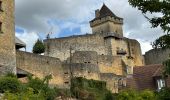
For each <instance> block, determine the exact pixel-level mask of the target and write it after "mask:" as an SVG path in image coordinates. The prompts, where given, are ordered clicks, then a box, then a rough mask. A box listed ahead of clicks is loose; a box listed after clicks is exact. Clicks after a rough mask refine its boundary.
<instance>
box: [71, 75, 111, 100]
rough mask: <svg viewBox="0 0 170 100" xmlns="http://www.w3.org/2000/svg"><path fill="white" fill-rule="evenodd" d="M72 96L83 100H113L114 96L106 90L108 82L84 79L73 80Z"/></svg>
mask: <svg viewBox="0 0 170 100" xmlns="http://www.w3.org/2000/svg"><path fill="white" fill-rule="evenodd" d="M71 93H72V96H74V97H76V98H78V99H81V100H113V99H114V97H113V94H112V93H111V92H110V91H108V90H107V89H106V82H103V81H96V80H87V79H85V78H82V77H77V78H73V79H72V80H71Z"/></svg>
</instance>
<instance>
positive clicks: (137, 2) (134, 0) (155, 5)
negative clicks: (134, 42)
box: [129, 0, 170, 33]
mask: <svg viewBox="0 0 170 100" xmlns="http://www.w3.org/2000/svg"><path fill="white" fill-rule="evenodd" d="M129 4H130V5H132V6H133V7H135V8H138V9H139V10H141V11H142V13H143V14H144V16H145V17H146V18H147V19H148V20H149V22H150V23H151V24H152V27H153V28H155V27H158V26H160V27H161V28H162V29H163V30H164V31H165V32H167V33H168V32H169V31H170V0H129ZM147 12H150V13H160V14H162V16H155V17H153V18H149V17H147V16H146V13H147Z"/></svg>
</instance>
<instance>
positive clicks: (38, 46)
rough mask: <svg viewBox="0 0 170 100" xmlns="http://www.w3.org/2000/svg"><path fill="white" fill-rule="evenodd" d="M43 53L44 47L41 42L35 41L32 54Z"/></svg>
mask: <svg viewBox="0 0 170 100" xmlns="http://www.w3.org/2000/svg"><path fill="white" fill-rule="evenodd" d="M44 52H45V45H44V44H43V42H42V41H41V40H39V39H38V40H37V42H36V43H35V44H34V46H33V53H36V54H41V53H44Z"/></svg>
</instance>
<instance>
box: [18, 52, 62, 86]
mask: <svg viewBox="0 0 170 100" xmlns="http://www.w3.org/2000/svg"><path fill="white" fill-rule="evenodd" d="M16 56H17V58H16V61H17V67H18V68H20V69H23V70H25V71H27V72H29V73H31V74H33V75H34V76H36V77H39V78H44V77H45V76H46V75H49V74H51V75H52V77H53V79H52V80H51V81H50V84H51V85H53V86H58V87H61V88H63V87H64V80H63V76H64V71H63V68H62V63H61V61H60V60H59V59H57V58H52V57H46V56H41V55H37V54H33V53H28V52H22V51H17V52H16Z"/></svg>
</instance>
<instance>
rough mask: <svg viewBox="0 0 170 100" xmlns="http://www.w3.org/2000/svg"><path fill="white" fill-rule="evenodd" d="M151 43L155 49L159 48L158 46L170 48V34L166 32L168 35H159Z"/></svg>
mask: <svg viewBox="0 0 170 100" xmlns="http://www.w3.org/2000/svg"><path fill="white" fill-rule="evenodd" d="M151 45H152V47H153V48H154V49H157V48H162V49H166V48H170V34H166V35H163V36H161V37H159V38H158V39H156V40H155V41H154V42H153V43H152V44H151Z"/></svg>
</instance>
